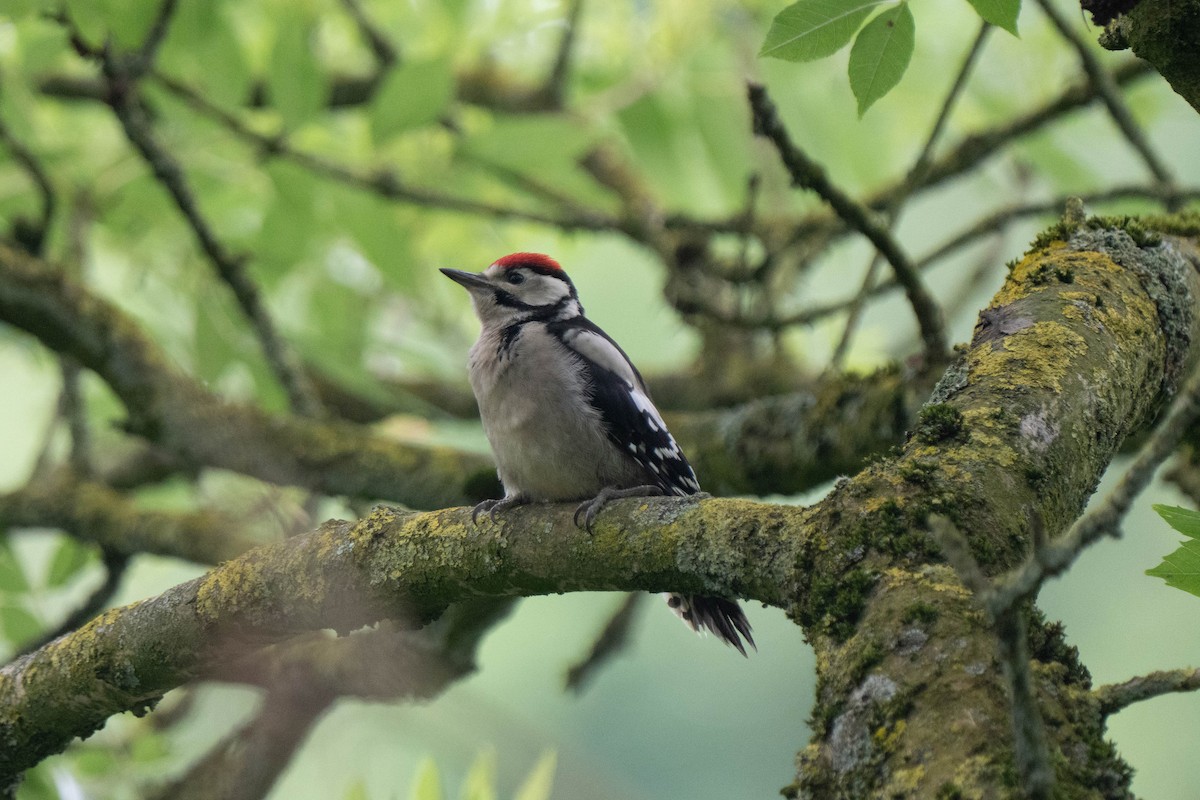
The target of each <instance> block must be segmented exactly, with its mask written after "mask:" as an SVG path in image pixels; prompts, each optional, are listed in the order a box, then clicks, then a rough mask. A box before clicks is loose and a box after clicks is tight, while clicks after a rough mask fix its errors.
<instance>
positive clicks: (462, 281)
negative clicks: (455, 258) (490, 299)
mask: <svg viewBox="0 0 1200 800" xmlns="http://www.w3.org/2000/svg"><path fill="white" fill-rule="evenodd" d="M438 271H439V272H441V273H442V274H443V275H445V276H446V277H447V278H449V279H450V280H452V281H454V282H455V283H457V284H459V285H460V286H463V287H465V288H466V289H468V290H471V289H487V288H490V287H491V285H492V284H491V281H489V280H488V279H487V278H485V277H483V275H481V274H479V273H478V272H464V271H463V270H461V269H441V270H438Z"/></svg>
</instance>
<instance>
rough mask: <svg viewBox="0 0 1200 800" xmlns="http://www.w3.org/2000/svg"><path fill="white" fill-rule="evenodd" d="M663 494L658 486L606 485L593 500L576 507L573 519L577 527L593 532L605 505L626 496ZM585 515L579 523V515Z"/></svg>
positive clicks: (656, 495) (655, 495)
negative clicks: (622, 486)
mask: <svg viewBox="0 0 1200 800" xmlns="http://www.w3.org/2000/svg"><path fill="white" fill-rule="evenodd" d="M662 494H663V490H662V489H660V488H659V487H657V486H652V485H646V486H631V487H630V488H628V489H618V488H616V487H615V486H605V487H604V488H603V489H601V490H600V493H599V494H597V495H596V496H595V497H593V498H592V499H591V500H585V501H583V502H582V503H580V504H579V506H578V507H577V508H576V509H575V514H574V516H573V517H572V519H573V520H574V521H575V527H576V528H583V529H584V530H585V531H587V532H588V533H592V525H593V523H595V521H596V517H598V516H599V515H600V512H601V511H603V510H604V507H605V506H606V505H608V504H609V503H610V502H612V501H613V500H621V499H624V498H626V497H659V496H661V495H662ZM580 514H582V515H583V524H582V525H580V524H579V515H580Z"/></svg>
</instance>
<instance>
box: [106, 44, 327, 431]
mask: <svg viewBox="0 0 1200 800" xmlns="http://www.w3.org/2000/svg"><path fill="white" fill-rule="evenodd" d="M102 65H103V68H104V74H105V76H106V78H107V79H108V81H109V85H110V87H111V91H110V92H109V104H110V105H111V106H112V109H113V112H114V113H115V114H116V116H117V119H118V120H119V121H120V123H121V127H122V129H123V130H124V131H125V136H126V138H127V139H128V140H129V142H130V144H132V145H133V146H134V148H135V149H136V150H137V151H138V153H140V154H141V156H142V158H143V159H144V160H145V161H146V163H147V165H148V166H149V167H150V169H151V171H152V172H153V173H154V176H155V177H156V178H157V179H158V182H159V183H160V184H162V186H163V188H164V189H166V190H167V193H168V194H170V196H171V199H172V200H174V201H175V205H176V207H177V208H178V209H179V211H180V213H182V214H183V217H184V219H185V220H186V221H187V223H188V226H189V227H190V228H191V229H192V232H193V233H194V234H195V235H196V239H197V241H198V242H199V243H200V248H201V249H202V250H203V251H204V254H205V255H206V256H207V257H208V260H209V261H210V262H211V263H212V265H213V266H214V267H215V268H216V270H217V273H218V274H219V275H220V276H221V279H222V280H223V281H225V283H226V284H227V285H228V286H229V288H230V289H231V290H232V291H233V294H234V297H235V298H236V299H237V302H238V305H240V306H241V308H242V311H243V313H244V314H245V315H246V318H247V319H248V320H249V322H250V325H251V327H252V328H253V329H254V332H255V334H256V335H257V336H258V339H259V342H260V343H261V345H262V348H263V353H264V355H265V356H266V359H267V362H268V363H269V364H270V366H271V369H272V371H273V372H274V373H275V376H276V378H277V379H278V380H279V382H280V384H281V385H282V386H283V388H284V391H285V392H286V393H287V396H288V399H289V401H290V403H291V405H292V408H293V409H295V411H296V412H297V413H300V414H303V415H306V416H319V415H320V413H321V405H320V401H319V400H318V399H317V395H316V392H315V391H314V390H313V388H312V385H311V384H310V383H309V381H308V377H307V376H306V375H305V373H304V370H303V368H302V366H301V364H300V360H299V358H298V357H297V356H296V354H295V353H294V352H293V351H292V349H291V347H289V346H288V344H287V342H286V341H284V339H283V338H282V337H280V335H279V333H278V331H277V330H276V328H275V323H274V321H273V320H272V319H271V317H270V314H268V313H267V309H266V305H265V304H264V302H263V299H262V296H261V293H260V291H259V288H258V286H257V285H256V284H255V283H254V281H253V280H251V279H250V277H249V276H248V275H247V274H246V270H245V260H244V258H243V257H241V256H234V255H233V254H231V253H230V252H229V251H227V250H226V249H225V247H224V245H223V244H222V243H221V241H220V240H219V239H218V238H217V235H216V233H215V232H214V231H213V228H212V226H211V225H209V223H208V221H207V219H205V217H204V215H203V214H202V213H201V212H200V208H199V206H198V204H197V202H196V198H195V197H194V195H193V194H192V191H191V189H190V187H189V186H188V183H187V179H186V177H185V176H184V174H183V169H182V168H181V167H180V166H179V164H178V163H177V162H176V161H175V159H174V158H173V157H172V156H171V155H170V153H168V152H167V150H166V148H165V147H163V146H162V145H161V144H160V143H159V142H158V141H157V140H156V139H155V138H154V134H153V132H152V130H151V125H150V120H149V119H148V118H147V117H146V113H145V111H144V110H143V109H142V106H141V104H140V103H139V101H138V97H137V93H136V88H135V85H134V84H133V83H131V81H130V76H129V75H128V73H126V72H125V70H124V68H123V67H122V66H121V65H120V64H119V63H118V61H117V59H116V58H115V57H113V56H111V55H108V54H106V55H104V56H103V57H102Z"/></svg>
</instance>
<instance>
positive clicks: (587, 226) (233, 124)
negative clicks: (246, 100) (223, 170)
mask: <svg viewBox="0 0 1200 800" xmlns="http://www.w3.org/2000/svg"><path fill="white" fill-rule="evenodd" d="M153 77H154V78H155V80H157V81H158V82H159V83H160V84H162V85H163V86H164V87H165V88H166V89H168V90H169V91H170V92H171V93H172V94H175V95H176V96H177V97H179V98H180V99H182V100H184V101H185V102H186V103H187V104H188V105H189V106H191V107H192V109H194V110H195V111H197V112H198V113H200V114H203V115H204V116H206V117H209V118H211V119H213V120H214V121H216V122H218V123H220V124H221V126H222V127H223V128H225V129H226V130H227V131H229V132H230V133H232V134H233V135H234V136H236V137H238V138H239V139H242V140H243V141H245V142H247V143H249V144H251V145H253V146H255V147H257V148H259V149H260V150H262V152H263V153H264V154H266V155H269V156H279V157H281V158H286V159H287V160H289V161H292V162H293V163H295V164H298V165H300V166H302V167H304V168H305V169H308V170H310V171H312V172H313V173H314V174H317V175H321V176H323V177H325V178H328V179H330V180H333V181H337V182H338V183H343V184H345V185H347V186H353V187H355V188H357V189H361V190H363V191H366V192H371V193H373V194H376V195H378V196H380V197H383V198H386V199H388V200H394V201H398V202H403V203H412V204H414V205H420V206H425V207H429V208H438V209H443V210H446V211H456V212H460V213H464V214H478V215H480V216H484V217H494V218H496V219H517V220H525V221H528V222H537V223H541V224H543V225H550V226H552V227H556V228H561V229H562V230H592V231H601V230H619V229H620V228H621V224H620V222H619V221H618V220H615V219H613V218H611V217H607V216H605V215H603V214H599V213H595V212H589V213H586V214H581V215H576V216H570V215H558V216H556V215H552V214H543V213H540V212H537V211H526V210H522V209H519V208H513V207H511V206H506V205H498V204H495V203H485V202H482V201H479V200H474V199H471V198H465V197H454V196H451V195H446V194H443V193H441V192H437V191H434V190H432V189H426V188H422V187H416V186H410V185H407V184H405V183H404V181H403V180H402V179H401V178H400V177H398V176H397V175H395V174H394V173H392V172H375V173H371V174H366V173H362V172H357V171H355V170H353V169H351V168H350V167H346V166H343V165H341V164H338V163H336V162H334V161H331V160H329V159H326V158H323V157H321V156H318V155H314V154H312V153H306V152H303V151H300V150H296V149H295V148H293V147H292V146H291V145H289V144H288V143H287V141H286V140H284V139H283V138H281V137H277V136H266V135H264V134H261V133H258V132H257V131H254V130H252V129H251V128H249V127H248V126H246V125H245V124H243V123H242V122H241V120H239V119H238V118H237V117H236V116H234V115H233V114H230V113H229V112H227V111H225V110H223V109H221V108H219V107H217V106H216V105H214V104H212V103H210V102H209V101H208V100H207V99H206V98H205V97H204V96H203V95H201V94H200V93H199V92H196V91H195V90H193V89H191V88H189V87H188V86H187V85H185V84H184V83H182V82H181V81H177V80H175V79H174V78H171V77H169V76H167V75H164V74H162V73H155V74H154V76H153Z"/></svg>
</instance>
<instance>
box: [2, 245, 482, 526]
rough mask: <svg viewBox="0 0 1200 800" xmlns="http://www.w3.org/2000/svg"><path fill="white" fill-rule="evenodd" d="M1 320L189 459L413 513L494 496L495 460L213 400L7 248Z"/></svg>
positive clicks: (112, 319)
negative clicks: (108, 393)
mask: <svg viewBox="0 0 1200 800" xmlns="http://www.w3.org/2000/svg"><path fill="white" fill-rule="evenodd" d="M0 320H3V321H5V322H8V323H10V324H12V325H14V326H16V327H18V328H22V329H24V330H26V331H28V332H29V333H31V334H33V335H34V336H36V337H37V338H38V339H39V340H41V342H42V343H43V344H45V345H46V346H48V347H50V348H53V349H54V350H57V351H58V352H60V353H65V354H68V355H71V356H73V357H74V358H75V359H76V360H78V362H79V363H80V364H82V365H83V366H85V367H87V368H88V369H91V370H93V371H94V372H96V373H97V374H98V375H99V376H100V377H101V378H102V379H103V380H104V381H105V382H106V383H108V385H109V386H110V387H111V388H112V389H113V391H114V392H115V393H116V394H117V396H118V397H119V398H120V399H121V401H122V402H123V403H124V405H125V408H126V410H127V412H128V414H129V418H128V421H127V423H126V425H127V427H128V428H129V430H130V431H131V432H133V433H136V434H139V435H141V436H144V437H145V438H147V439H149V440H151V441H153V442H155V443H156V444H158V445H160V446H161V447H163V448H165V449H167V450H169V451H171V452H173V453H175V454H177V455H178V456H180V457H181V458H182V459H183V460H184V461H186V462H188V463H191V464H194V465H204V466H212V467H220V468H224V469H231V470H234V471H236V472H241V473H243V474H246V475H251V476H253V477H256V478H259V479H261V480H265V481H270V482H273V483H280V484H290V485H296V486H303V487H306V488H309V489H312V490H313V491H317V492H320V493H322V494H330V495H349V496H353V497H362V498H368V499H370V498H381V499H388V500H394V501H397V502H400V503H404V504H406V505H408V506H411V507H415V508H437V507H441V506H447V505H455V504H458V503H466V502H472V501H474V500H478V499H482V498H483V497H487V496H489V495H490V494H492V493H493V492H494V491H495V487H496V485H497V484H496V480H495V475H494V471H493V469H492V466H491V462H490V460H489V459H487V458H486V457H483V456H477V455H471V454H467V453H462V452H459V451H455V450H451V449H449V448H441V447H419V446H415V445H404V444H399V443H397V442H392V441H388V440H386V439H383V438H381V437H379V436H375V435H373V434H371V433H370V432H369V431H368V430H367V429H364V428H362V427H360V426H357V425H351V424H346V423H338V422H332V421H330V422H319V421H314V420H309V419H303V418H300V417H296V416H290V415H271V414H268V413H266V412H264V411H262V410H260V409H257V408H254V407H251V406H246V405H239V404H235V403H229V402H226V401H224V400H222V399H221V398H219V397H216V396H215V395H213V394H211V393H210V392H208V391H207V390H205V389H204V388H203V387H202V386H201V385H200V384H199V383H197V382H196V381H195V380H193V379H192V378H190V377H188V376H186V375H184V374H183V373H182V372H180V371H179V370H177V369H176V368H175V367H174V366H173V365H172V364H171V363H170V360H169V358H168V357H167V355H166V354H165V353H164V352H163V351H162V350H161V349H160V348H159V347H158V346H157V345H156V344H155V343H154V342H152V341H151V340H150V339H149V338H148V337H147V336H146V335H145V334H144V333H143V332H142V331H141V329H140V328H139V327H138V326H137V324H136V323H134V322H133V321H132V320H130V319H129V318H128V317H126V316H125V315H124V314H122V313H121V312H120V311H119V310H118V309H117V308H116V307H114V306H113V305H111V304H109V303H108V302H106V301H105V300H103V299H101V298H100V297H97V296H96V295H94V294H92V293H90V292H88V291H87V290H86V289H85V288H84V287H82V286H81V285H80V284H78V283H76V282H75V281H73V280H72V279H70V278H69V277H67V276H66V275H65V274H63V273H62V272H61V271H59V270H57V269H55V268H54V267H52V266H50V265H49V264H47V263H45V262H43V261H40V260H38V259H35V258H33V257H31V256H29V255H27V254H25V253H22V252H20V251H18V250H15V249H13V248H10V247H7V246H5V245H3V244H0Z"/></svg>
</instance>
